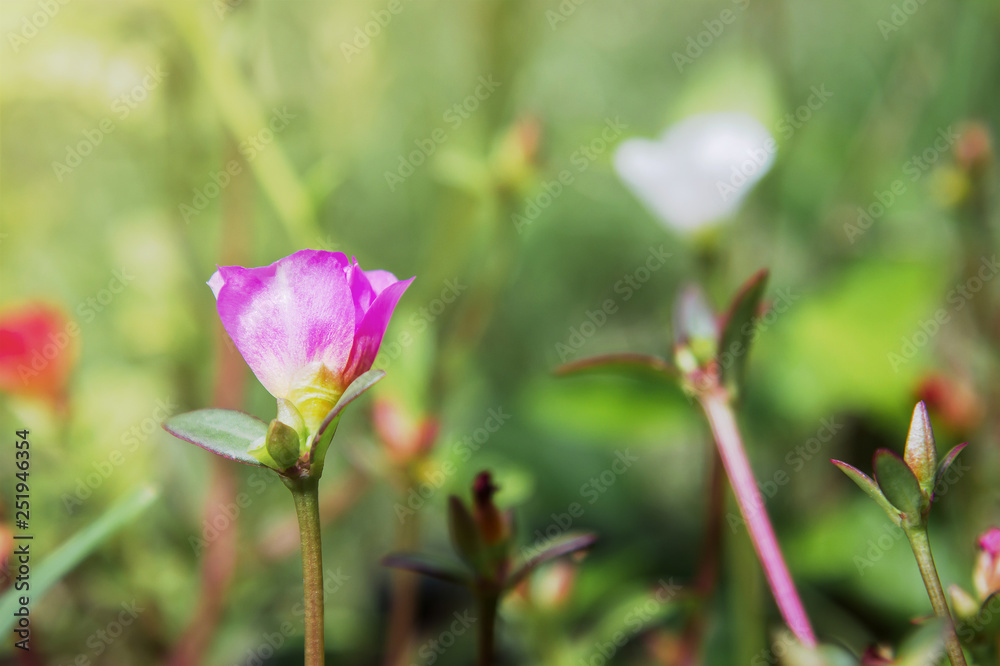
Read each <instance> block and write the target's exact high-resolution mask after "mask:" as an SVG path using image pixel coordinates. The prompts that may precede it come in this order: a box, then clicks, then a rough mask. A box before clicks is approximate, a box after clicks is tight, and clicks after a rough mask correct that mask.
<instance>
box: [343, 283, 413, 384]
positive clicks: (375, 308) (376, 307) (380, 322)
mask: <svg viewBox="0 0 1000 666" xmlns="http://www.w3.org/2000/svg"><path fill="white" fill-rule="evenodd" d="M413 280H414V278H410V279H409V280H403V281H402V282H395V283H393V284H391V285H389V286H388V287H386V288H385V289H383V290H382V292H381V293H380V294H379V295H378V296H376V297H375V300H374V301H373V302H372V305H371V308H369V309H368V312H366V313H365V317H364V319H363V320H362V321H361V324H360V325H359V326H358V330H357V332H356V333H355V336H354V348H353V349H352V350H351V356H350V360H349V361H348V362H347V369H346V371H345V373H344V379H345V381H346V382H347V383H350V382H351V381H353V380H354V378H355V377H357V376H358V375H360V374H362V373H365V372H367V371H368V370H370V369H371V367H372V363H374V362H375V357H376V356H377V355H378V349H379V347H380V346H381V345H382V338H383V336H385V329H386V328H387V327H388V326H389V319H390V318H391V317H392V312H393V310H395V309H396V304H397V303H398V302H399V299H400V297H401V296H402V295H403V292H405V291H406V288H407V287H409V286H410V283H411V282H413Z"/></svg>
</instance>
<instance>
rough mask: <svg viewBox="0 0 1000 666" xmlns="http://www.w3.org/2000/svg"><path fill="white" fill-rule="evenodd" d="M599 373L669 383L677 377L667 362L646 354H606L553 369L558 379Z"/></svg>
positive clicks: (675, 371)
mask: <svg viewBox="0 0 1000 666" xmlns="http://www.w3.org/2000/svg"><path fill="white" fill-rule="evenodd" d="M599 372H608V373H615V374H623V375H632V376H636V377H641V378H652V379H656V380H664V379H666V380H669V381H670V382H671V383H673V381H674V380H675V379H676V377H677V370H676V369H675V368H674V366H673V365H671V364H670V363H669V362H667V361H665V360H664V359H662V358H659V357H658V356H647V355H646V354H627V353H626V354H606V355H603V356H594V357H592V358H585V359H582V360H579V361H573V362H572V363H567V364H565V365H560V366H559V367H558V368H556V369H555V374H556V375H558V376H560V377H565V376H568V375H579V374H585V373H599Z"/></svg>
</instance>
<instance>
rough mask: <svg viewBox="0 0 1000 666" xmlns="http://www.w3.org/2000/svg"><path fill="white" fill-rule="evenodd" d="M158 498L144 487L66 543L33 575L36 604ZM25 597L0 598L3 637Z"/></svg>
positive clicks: (13, 594)
mask: <svg viewBox="0 0 1000 666" xmlns="http://www.w3.org/2000/svg"><path fill="white" fill-rule="evenodd" d="M157 495H158V492H157V491H156V490H153V489H152V488H141V489H139V490H137V491H135V492H134V493H132V494H131V495H129V496H128V497H124V498H122V499H121V500H119V501H117V502H115V503H114V504H113V505H112V506H111V507H110V508H109V509H108V510H107V511H105V512H104V514H103V515H102V516H101V517H100V518H98V519H97V520H96V521H94V522H93V523H91V524H90V525H88V526H87V527H85V528H83V529H82V530H80V531H79V532H77V533H76V534H74V535H73V536H71V537H70V538H69V539H67V540H66V541H64V542H63V544H62V545H61V546H59V547H58V548H57V549H56V550H54V551H53V552H52V553H50V554H49V555H48V556H47V557H46V558H45V559H44V560H42V561H41V563H40V564H38V565H37V567H35V568H34V569H33V570H32V572H31V594H30V597H31V603H32V605H35V604H37V603H38V600H39V599H40V598H42V597H43V596H44V595H45V593H46V592H48V591H49V589H50V588H51V587H52V586H53V585H55V584H56V583H57V582H59V581H60V580H61V579H62V577H63V576H65V575H66V574H67V573H69V572H70V571H72V570H73V569H74V568H75V567H76V566H77V565H78V564H80V562H82V561H83V560H84V559H85V558H86V557H87V556H88V555H90V554H91V553H92V552H93V551H94V550H96V549H97V548H98V547H100V546H101V545H102V544H103V543H104V542H106V541H107V540H108V539H110V538H111V536H113V535H114V533H115V532H117V531H118V530H120V529H121V528H123V527H125V525H127V524H128V523H130V522H132V521H133V520H135V518H136V517H138V515H139V514H140V513H142V512H143V511H145V510H146V509H147V508H148V507H149V506H150V505H151V504H152V503H153V500H155V499H156V497H157ZM15 543H17V544H30V545H29V549H31V551H32V554H34V548H35V547H36V546H35V542H34V541H28V540H18V541H16V542H15ZM39 545H41V544H39ZM22 594H23V593H22V592H17V591H15V590H14V588H11V589H9V590H7V591H6V592H5V593H4V594H3V595H0V634H2V635H4V636H7V635H9V634H10V631H11V629H12V627H13V626H14V621H15V620H16V619H17V618H15V617H14V612H15V611H16V610H17V607H18V597H19V596H22Z"/></svg>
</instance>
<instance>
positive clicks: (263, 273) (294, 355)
mask: <svg viewBox="0 0 1000 666" xmlns="http://www.w3.org/2000/svg"><path fill="white" fill-rule="evenodd" d="M347 267H348V263H347V258H346V257H345V256H344V255H343V254H342V253H339V252H324V251H320V250H301V251H299V252H296V253H295V254H292V255H290V256H288V257H285V258H284V259H281V260H279V261H277V262H275V263H273V264H271V265H270V266H264V267H262V268H242V267H239V266H225V267H222V268H220V269H219V270H218V272H217V273H216V275H213V276H212V279H211V280H209V286H211V287H212V290H213V291H214V292H215V293H216V298H217V300H218V308H219V318H220V319H221V320H222V325H223V326H224V327H225V329H226V332H227V333H229V336H230V337H231V338H232V339H233V342H234V343H235V344H236V348H237V349H238V350H239V351H240V354H242V355H243V358H244V359H245V360H246V362H247V365H249V366H250V369H251V370H253V373H254V374H255V375H256V376H257V379H258V380H260V383H261V384H263V385H264V388H266V389H267V390H268V391H269V392H270V393H271V395H274V396H275V397H284V396H285V395H286V394H287V393H288V390H289V388H290V384H291V380H292V378H293V376H294V375H295V373H296V371H298V370H299V369H301V368H302V367H304V366H306V365H308V364H309V363H312V362H315V361H320V362H322V363H323V364H324V365H325V366H326V367H328V368H329V369H330V370H332V371H333V372H334V373H335V374H338V375H339V374H341V372H342V371H343V369H344V367H345V366H346V365H347V362H348V359H349V358H350V353H351V348H352V343H353V340H354V330H355V306H354V299H353V297H352V295H351V291H350V288H349V286H348V282H347V275H346V274H345V269H347ZM216 276H219V277H218V278H217V277H216ZM220 280H221V284H220ZM345 385H346V384H345Z"/></svg>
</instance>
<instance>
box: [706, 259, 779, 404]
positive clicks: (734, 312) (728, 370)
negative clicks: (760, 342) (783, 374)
mask: <svg viewBox="0 0 1000 666" xmlns="http://www.w3.org/2000/svg"><path fill="white" fill-rule="evenodd" d="M767 278H768V272H767V269H766V268H763V269H761V270H759V271H757V272H756V273H754V274H753V276H752V277H751V278H750V279H749V280H747V281H746V282H744V283H743V286H742V287H740V290H739V292H738V293H737V294H736V297H735V298H734V299H733V302H732V304H731V305H730V306H729V310H728V311H727V312H726V314H725V316H724V317H723V319H722V323H721V326H720V328H721V329H722V335H721V336H720V343H719V351H718V357H719V371H720V374H721V377H722V382H723V384H725V386H726V388H728V389H729V391H730V394H731V395H733V396H738V395H739V391H740V388H741V387H742V386H743V375H744V369H745V367H746V361H747V356H749V355H750V346H751V344H752V342H753V340H754V336H755V335H756V332H755V331H754V328H753V325H752V324H753V321H754V317H755V316H756V315H757V312H758V310H759V309H760V303H761V299H763V297H764V290H765V288H766V287H767Z"/></svg>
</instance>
